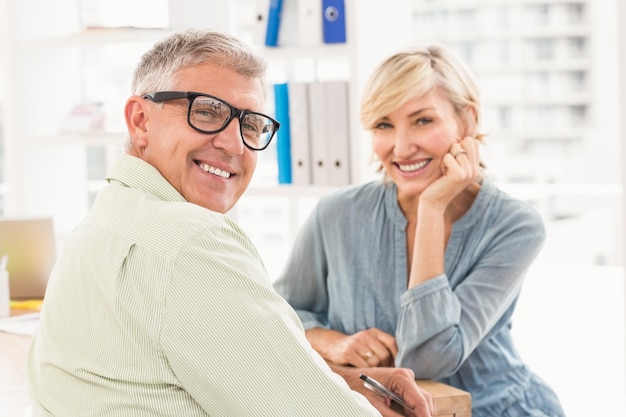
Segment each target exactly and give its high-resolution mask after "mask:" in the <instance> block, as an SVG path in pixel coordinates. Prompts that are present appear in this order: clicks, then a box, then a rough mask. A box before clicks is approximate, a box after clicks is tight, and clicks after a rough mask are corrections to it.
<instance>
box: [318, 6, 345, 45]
mask: <svg viewBox="0 0 626 417" xmlns="http://www.w3.org/2000/svg"><path fill="white" fill-rule="evenodd" d="M345 12H346V8H345V3H344V0H322V35H323V40H324V43H345V42H346V15H345Z"/></svg>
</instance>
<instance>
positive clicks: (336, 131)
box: [324, 81, 350, 186]
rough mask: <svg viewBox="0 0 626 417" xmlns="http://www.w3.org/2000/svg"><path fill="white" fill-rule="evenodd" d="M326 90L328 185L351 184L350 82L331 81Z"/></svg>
mask: <svg viewBox="0 0 626 417" xmlns="http://www.w3.org/2000/svg"><path fill="white" fill-rule="evenodd" d="M324 86H325V89H326V109H327V110H326V111H327V114H326V130H327V134H326V140H327V143H328V150H327V152H328V154H327V163H326V166H327V169H328V172H329V173H328V180H329V182H328V185H332V186H344V185H348V184H350V128H349V126H350V124H349V116H348V115H349V111H348V82H347V81H331V82H326V83H325V84H324Z"/></svg>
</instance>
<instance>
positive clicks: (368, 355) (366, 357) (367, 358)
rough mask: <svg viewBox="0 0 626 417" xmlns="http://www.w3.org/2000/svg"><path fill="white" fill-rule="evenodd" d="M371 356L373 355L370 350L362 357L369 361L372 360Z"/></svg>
mask: <svg viewBox="0 0 626 417" xmlns="http://www.w3.org/2000/svg"><path fill="white" fill-rule="evenodd" d="M373 356H374V353H373V352H372V351H371V350H370V351H368V352H365V354H364V355H363V358H364V359H365V360H366V361H369V360H370V359H372V357H373Z"/></svg>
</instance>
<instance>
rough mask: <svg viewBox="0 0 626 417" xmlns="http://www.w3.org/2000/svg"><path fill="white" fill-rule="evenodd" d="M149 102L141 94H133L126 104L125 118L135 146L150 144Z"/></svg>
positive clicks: (141, 146)
mask: <svg viewBox="0 0 626 417" xmlns="http://www.w3.org/2000/svg"><path fill="white" fill-rule="evenodd" d="M148 105H149V103H148V102H147V100H146V99H144V98H142V97H140V96H131V97H130V98H129V99H128V100H127V101H126V105H125V106H124V118H125V119H126V127H127V129H128V133H129V135H130V142H131V145H132V147H133V148H135V149H141V148H145V147H146V146H147V145H148V113H147V107H146V106H148Z"/></svg>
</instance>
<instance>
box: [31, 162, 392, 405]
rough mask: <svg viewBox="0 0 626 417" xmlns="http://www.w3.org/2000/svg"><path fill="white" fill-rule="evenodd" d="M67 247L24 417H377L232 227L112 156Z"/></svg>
mask: <svg viewBox="0 0 626 417" xmlns="http://www.w3.org/2000/svg"><path fill="white" fill-rule="evenodd" d="M108 181H109V186H107V187H106V188H105V189H104V190H103V191H102V192H101V193H100V194H99V196H98V198H97V199H96V202H95V203H94V207H93V209H92V210H91V212H90V214H89V215H88V216H87V218H86V219H85V220H84V221H83V222H82V223H81V224H80V225H79V226H78V227H77V228H76V230H75V231H74V232H73V233H72V234H71V236H70V237H69V238H68V239H67V240H66V242H65V244H64V247H63V250H62V253H61V255H60V257H59V259H58V262H57V264H56V265H55V267H54V269H53V272H52V275H51V277H50V282H49V285H48V289H47V292H46V298H45V301H44V304H43V309H42V313H41V322H40V327H39V329H38V332H37V335H36V336H35V338H34V341H33V344H32V346H31V349H30V352H29V357H28V372H29V384H30V389H31V396H32V398H33V402H34V404H33V411H34V414H35V416H63V417H72V416H108V417H115V416H119V417H132V416H177V417H178V416H180V417H183V416H184V417H193V416H228V417H236V416H268V417H278V416H292V417H293V416H379V415H380V414H379V413H378V412H377V411H376V410H375V409H374V408H373V407H372V406H371V405H370V404H369V403H368V402H367V400H366V399H365V398H364V397H363V396H361V395H360V394H357V393H356V392H354V391H352V390H351V389H350V388H349V387H348V385H347V384H346V383H345V381H344V380H343V379H342V378H341V377H340V376H338V375H337V374H335V373H333V372H332V371H331V370H330V368H329V367H328V366H327V364H326V363H325V362H324V360H323V359H322V358H321V357H320V356H319V355H318V354H317V353H315V351H314V350H313V349H312V348H311V346H310V344H309V343H308V341H307V340H306V338H305V336H304V331H303V327H302V324H301V322H300V320H299V319H298V316H297V315H296V314H295V312H294V311H293V310H292V308H291V307H290V306H289V304H288V303H287V302H286V301H285V300H283V298H281V297H280V296H279V295H278V294H277V293H276V292H275V291H274V289H273V288H272V286H271V282H270V279H269V277H268V276H267V273H266V271H265V268H264V266H263V263H262V261H261V259H260V257H259V255H258V253H257V251H256V250H255V248H254V247H253V245H252V243H251V242H250V241H249V239H248V238H247V237H246V236H245V234H244V233H243V232H242V230H241V229H240V228H239V227H237V225H236V224H234V223H233V222H232V221H231V220H229V219H228V218H227V217H226V216H224V215H223V214H219V213H215V212H212V211H209V210H207V209H205V208H202V207H200V206H197V205H195V204H191V203H189V202H187V201H185V199H184V198H183V197H182V196H181V195H180V194H179V193H178V192H177V191H176V190H175V189H174V188H173V187H172V186H171V185H170V184H169V183H168V182H167V181H166V180H165V178H163V177H162V176H161V175H160V174H159V172H158V171H157V170H156V169H155V168H154V167H152V166H151V165H149V164H147V163H145V162H144V161H142V160H140V159H138V158H135V157H132V156H129V155H122V156H120V158H119V159H118V160H117V161H116V163H115V164H114V166H113V167H112V170H111V173H110V175H109V178H108Z"/></svg>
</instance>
